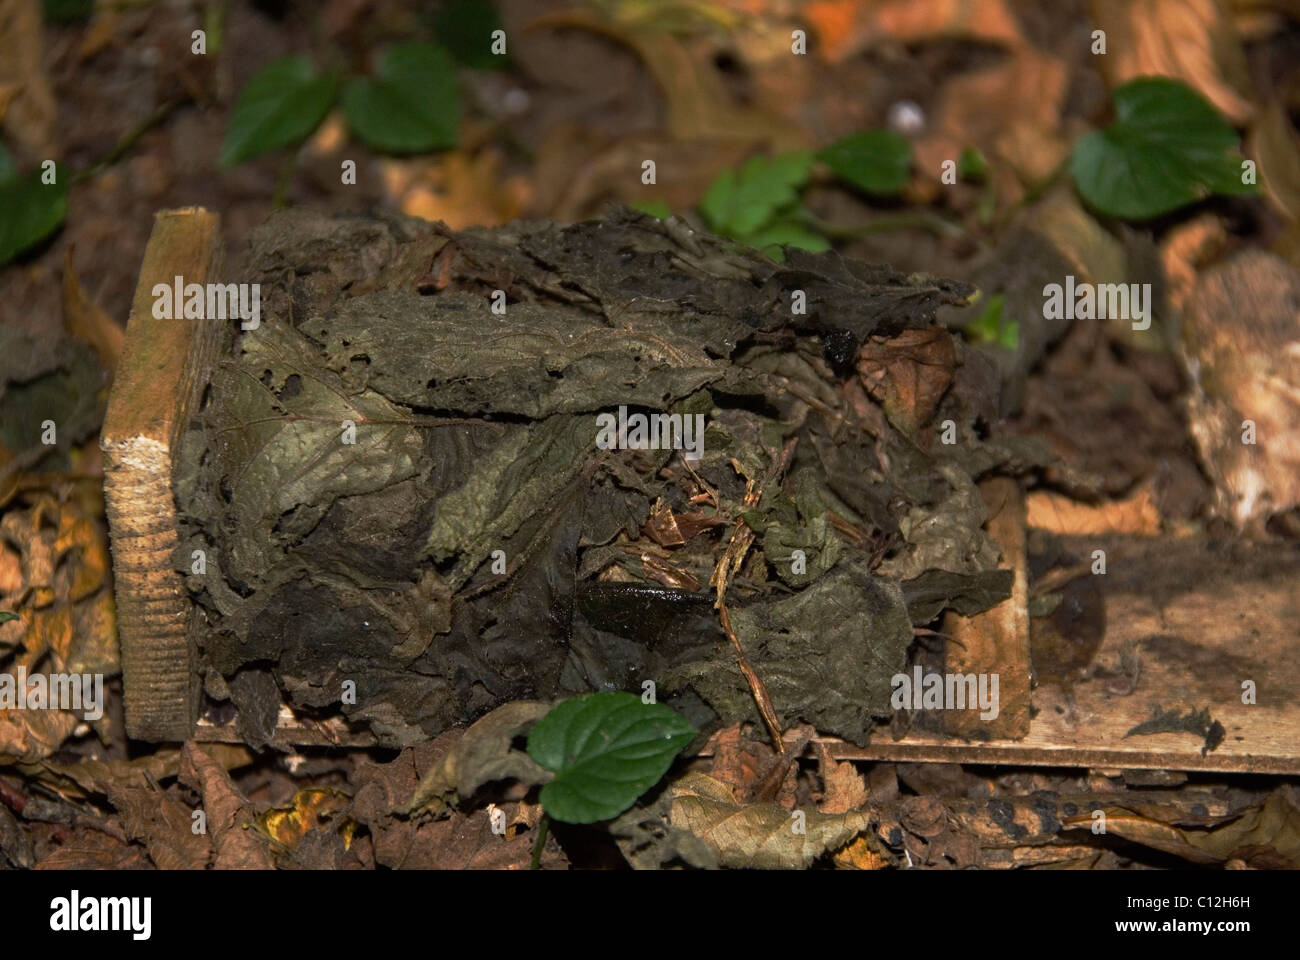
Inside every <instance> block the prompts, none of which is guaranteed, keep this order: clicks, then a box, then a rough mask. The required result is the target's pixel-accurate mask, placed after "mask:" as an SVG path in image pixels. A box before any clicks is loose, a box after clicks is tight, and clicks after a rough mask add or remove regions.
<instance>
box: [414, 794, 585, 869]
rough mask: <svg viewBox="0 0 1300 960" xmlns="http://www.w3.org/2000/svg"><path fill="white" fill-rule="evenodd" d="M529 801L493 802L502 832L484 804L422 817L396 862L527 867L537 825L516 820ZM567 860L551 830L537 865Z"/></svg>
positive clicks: (437, 866) (453, 866) (524, 814)
mask: <svg viewBox="0 0 1300 960" xmlns="http://www.w3.org/2000/svg"><path fill="white" fill-rule="evenodd" d="M529 806H531V805H529V804H522V803H509V804H503V805H501V806H500V807H497V808H496V809H499V810H500V811H501V813H502V814H503V815H504V817H505V823H506V825H507V829H506V832H505V833H504V834H497V833H494V832H493V830H492V812H491V811H490V810H489V809H486V808H485V809H483V810H475V811H473V812H471V813H469V814H468V815H466V814H461V813H453V814H452V815H451V816H450V817H448V818H447V819H445V820H437V821H432V822H424V823H421V824H420V825H419V827H418V829H417V830H416V833H415V836H414V838H413V840H412V842H411V848H410V853H409V856H408V857H407V858H406V859H405V860H404V861H403V863H402V864H401V866H403V867H405V868H407V869H416V870H527V869H528V868H529V866H530V865H531V862H532V855H533V845H534V843H535V842H536V840H537V833H536V826H535V825H529V829H526V830H520V829H518V826H519V825H521V824H522V823H524V822H525V820H526V819H527V818H529V814H528V811H527V810H526V809H524V808H527V807H529ZM540 809H541V808H540V807H536V810H538V811H540ZM521 817H523V818H525V819H521ZM512 828H513V829H512ZM568 865H569V860H568V858H567V857H566V856H565V855H564V852H563V851H562V850H561V849H560V846H559V844H558V843H556V841H555V838H554V836H548V837H547V839H546V845H545V846H544V847H543V848H542V859H541V868H542V869H555V870H563V869H565V868H566V867H568Z"/></svg>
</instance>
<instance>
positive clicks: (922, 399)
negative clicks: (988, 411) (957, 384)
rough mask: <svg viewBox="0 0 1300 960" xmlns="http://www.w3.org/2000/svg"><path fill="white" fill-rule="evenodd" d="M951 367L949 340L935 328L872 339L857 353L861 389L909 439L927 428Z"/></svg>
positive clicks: (952, 354) (952, 352)
mask: <svg viewBox="0 0 1300 960" xmlns="http://www.w3.org/2000/svg"><path fill="white" fill-rule="evenodd" d="M956 366H957V353H956V350H955V348H954V347H953V342H952V337H951V336H949V335H948V331H947V330H944V329H942V328H939V327H934V328H930V329H927V330H904V331H903V332H902V333H900V334H898V335H897V336H894V337H872V338H871V339H870V340H868V341H867V342H866V343H864V344H863V345H862V349H861V350H860V351H859V353H858V376H859V377H861V378H862V385H863V386H864V387H866V388H867V391H868V392H869V393H870V394H871V395H872V396H873V397H874V398H875V399H876V400H878V401H879V402H880V403H881V404H882V405H883V406H884V408H885V415H886V416H888V417H889V422H890V423H892V424H893V425H894V426H896V427H898V429H900V430H902V431H904V432H905V433H907V434H908V435H910V436H915V435H916V434H917V432H918V431H919V430H921V429H922V428H924V427H925V426H927V425H928V424H929V423H930V419H931V418H932V417H933V416H934V411H935V408H936V407H938V406H939V400H940V398H942V397H943V394H944V391H946V390H947V389H948V386H949V384H951V383H952V376H953V370H954V369H955V367H956Z"/></svg>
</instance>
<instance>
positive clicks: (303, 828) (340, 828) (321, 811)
mask: <svg viewBox="0 0 1300 960" xmlns="http://www.w3.org/2000/svg"><path fill="white" fill-rule="evenodd" d="M351 803H352V798H351V797H349V796H348V795H347V794H346V793H344V792H343V791H341V790H335V789H333V788H331V787H308V788H306V789H304V790H299V791H298V792H297V793H295V794H294V795H293V799H292V800H291V801H290V802H289V804H288V805H287V806H279V807H272V808H271V809H270V810H267V811H265V812H264V813H262V815H261V816H259V817H258V818H257V821H256V824H257V829H258V831H259V832H260V833H261V834H262V835H263V836H265V837H266V838H267V839H268V840H269V841H270V842H271V849H272V850H273V851H275V853H276V854H277V855H283V854H286V853H292V852H293V851H294V850H296V849H297V847H298V844H299V843H301V842H302V841H303V839H304V838H305V837H306V836H307V835H308V834H310V833H312V832H313V831H318V830H323V831H329V832H337V833H338V834H339V836H340V837H342V838H343V846H344V849H347V847H348V846H350V845H351V843H352V837H353V835H354V834H355V833H356V828H357V824H356V821H355V820H353V819H352V818H351V817H350V816H348V815H347V811H348V808H349V807H350V806H351Z"/></svg>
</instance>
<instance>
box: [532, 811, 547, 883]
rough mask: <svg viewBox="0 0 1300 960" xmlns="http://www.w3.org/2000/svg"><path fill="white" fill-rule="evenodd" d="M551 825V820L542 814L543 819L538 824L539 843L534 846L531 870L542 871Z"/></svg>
mask: <svg viewBox="0 0 1300 960" xmlns="http://www.w3.org/2000/svg"><path fill="white" fill-rule="evenodd" d="M550 825H551V818H550V817H548V816H547V815H546V814H544V813H543V814H542V819H541V820H539V821H538V823H537V842H536V843H534V844H533V862H532V864H531V865H530V866H529V867H528V869H529V870H540V869H542V848H543V847H545V846H546V829H547V827H549V826H550Z"/></svg>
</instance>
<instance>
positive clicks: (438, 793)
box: [409, 700, 554, 812]
mask: <svg viewBox="0 0 1300 960" xmlns="http://www.w3.org/2000/svg"><path fill="white" fill-rule="evenodd" d="M551 706H552V704H549V703H544V702H541V701H536V700H519V701H516V702H514V703H507V704H504V705H503V706H500V707H497V708H496V709H495V710H493V711H492V712H491V713H489V714H487V715H486V716H484V717H481V718H479V719H478V720H477V721H475V723H474V724H473V725H472V726H471V727H470V728H469V729H468V730H466V731H465V733H464V735H463V736H461V738H460V740H459V742H458V743H457V744H456V746H455V747H454V748H453V749H452V750H450V751H449V752H448V753H447V755H446V757H445V758H444V759H443V761H442V762H441V763H435V764H434V765H433V766H431V767H430V768H429V769H428V770H427V771H426V772H425V774H424V777H423V778H422V779H421V780H420V785H419V787H418V788H417V789H416V791H415V795H414V796H413V797H412V799H411V802H410V804H409V809H410V810H411V811H412V812H414V811H416V810H419V809H420V808H422V807H425V806H431V805H432V806H433V807H435V809H437V808H439V807H440V806H441V805H442V804H443V803H444V802H446V800H447V799H448V798H450V797H451V796H452V795H453V794H456V795H458V796H459V797H460V798H461V799H466V798H468V797H469V796H471V795H472V794H473V793H474V792H475V791H476V790H478V788H479V787H481V786H483V784H485V783H488V782H490V781H493V780H518V781H519V782H521V783H524V784H529V785H532V784H539V783H546V782H547V781H548V780H551V779H552V778H553V776H554V775H553V774H552V773H550V771H548V770H544V769H543V768H542V767H541V766H540V765H539V764H538V763H537V761H535V760H534V759H533V758H532V757H530V756H529V755H528V754H527V753H525V752H524V751H522V750H517V749H515V748H514V747H512V746H511V744H512V742H513V740H514V739H515V737H517V736H519V735H520V734H522V733H523V732H525V731H526V730H527V729H528V728H529V727H531V726H532V725H533V724H534V723H536V722H537V721H538V720H540V719H541V718H542V717H544V716H546V714H547V713H548V712H549V711H550V709H551Z"/></svg>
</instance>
